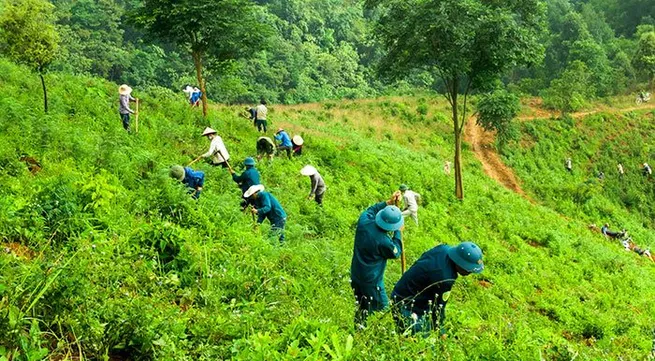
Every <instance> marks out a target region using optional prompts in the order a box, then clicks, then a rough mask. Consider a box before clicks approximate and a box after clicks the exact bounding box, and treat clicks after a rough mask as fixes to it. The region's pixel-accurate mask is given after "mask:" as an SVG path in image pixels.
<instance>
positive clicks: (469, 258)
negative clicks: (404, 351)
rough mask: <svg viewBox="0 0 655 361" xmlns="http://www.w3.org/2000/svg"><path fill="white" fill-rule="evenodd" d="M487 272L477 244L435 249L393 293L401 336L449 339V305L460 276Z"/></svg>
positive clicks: (402, 278) (394, 314) (394, 307)
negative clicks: (433, 333)
mask: <svg viewBox="0 0 655 361" xmlns="http://www.w3.org/2000/svg"><path fill="white" fill-rule="evenodd" d="M483 269H484V264H483V263H482V250H480V247H478V246H477V245H476V244H475V243H472V242H462V243H460V244H459V245H457V246H456V247H451V246H448V245H445V244H442V245H439V246H437V247H434V248H432V249H430V250H428V251H427V252H425V253H423V254H422V255H421V257H420V258H419V259H418V260H417V261H416V263H414V264H413V265H412V267H410V268H409V269H408V270H407V272H405V273H404V274H403V275H402V277H400V280H399V281H398V283H396V286H395V287H394V289H393V292H392V293H391V299H392V300H393V302H394V306H393V316H394V320H395V321H396V325H397V326H398V328H399V332H401V333H404V332H406V331H410V332H411V333H412V334H415V333H429V332H430V331H432V330H439V331H440V334H441V335H442V337H443V338H445V335H446V329H445V327H444V320H445V318H446V304H447V302H448V299H449V298H450V292H451V289H452V287H453V285H454V284H455V281H456V280H457V277H458V276H467V275H469V274H471V273H480V272H482V270H483Z"/></svg>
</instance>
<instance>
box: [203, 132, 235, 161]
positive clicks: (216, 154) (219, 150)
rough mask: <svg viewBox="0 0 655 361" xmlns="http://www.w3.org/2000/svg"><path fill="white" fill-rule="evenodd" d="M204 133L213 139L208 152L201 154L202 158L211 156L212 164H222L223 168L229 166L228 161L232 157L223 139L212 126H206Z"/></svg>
mask: <svg viewBox="0 0 655 361" xmlns="http://www.w3.org/2000/svg"><path fill="white" fill-rule="evenodd" d="M202 135H203V136H205V137H207V139H209V140H210V141H211V144H210V145H209V150H208V151H207V153H205V154H203V155H201V156H200V157H202V158H210V157H211V165H213V166H221V167H223V168H228V164H227V161H228V160H229V159H230V154H229V153H228V152H227V149H226V148H225V144H223V139H221V137H219V136H218V135H217V134H216V131H215V130H214V129H212V128H209V127H207V128H205V130H204V131H203V132H202Z"/></svg>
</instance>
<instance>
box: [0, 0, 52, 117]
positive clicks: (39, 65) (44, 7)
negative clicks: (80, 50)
mask: <svg viewBox="0 0 655 361" xmlns="http://www.w3.org/2000/svg"><path fill="white" fill-rule="evenodd" d="M52 8H53V6H52V4H50V3H49V2H47V1H44V0H20V1H18V0H15V1H10V2H7V4H6V7H5V8H4V10H3V11H2V13H0V29H2V30H1V31H0V52H1V53H3V54H6V55H7V56H8V57H10V58H11V59H13V60H14V61H15V62H17V63H21V64H26V65H27V66H29V67H31V68H32V69H33V70H35V71H36V72H38V73H39V77H40V78H41V87H42V88H43V107H44V110H45V112H46V113H47V112H48V92H47V88H46V84H45V79H44V78H43V73H45V72H46V70H47V68H48V66H49V65H50V63H52V61H53V60H54V58H55V56H56V51H57V47H58V43H59V35H58V34H57V31H56V30H55V27H54V24H53V18H54V17H53V14H52Z"/></svg>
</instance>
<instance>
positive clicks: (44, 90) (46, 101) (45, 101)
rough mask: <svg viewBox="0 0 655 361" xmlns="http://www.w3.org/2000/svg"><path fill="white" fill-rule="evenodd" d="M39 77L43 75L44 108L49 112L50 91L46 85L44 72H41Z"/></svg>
mask: <svg viewBox="0 0 655 361" xmlns="http://www.w3.org/2000/svg"><path fill="white" fill-rule="evenodd" d="M39 77H41V86H42V87H43V109H44V110H45V112H46V113H47V112H48V91H47V89H46V87H45V79H44V78H43V73H41V72H39Z"/></svg>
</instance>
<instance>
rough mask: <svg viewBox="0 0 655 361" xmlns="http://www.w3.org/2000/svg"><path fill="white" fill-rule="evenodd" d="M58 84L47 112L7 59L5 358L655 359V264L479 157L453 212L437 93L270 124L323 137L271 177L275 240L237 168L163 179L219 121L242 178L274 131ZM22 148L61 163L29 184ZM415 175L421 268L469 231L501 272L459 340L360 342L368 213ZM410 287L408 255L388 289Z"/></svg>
mask: <svg viewBox="0 0 655 361" xmlns="http://www.w3.org/2000/svg"><path fill="white" fill-rule="evenodd" d="M48 82H49V84H50V88H51V99H52V103H51V109H52V110H51V112H50V113H49V114H47V115H44V114H43V113H42V111H41V109H40V102H39V101H38V97H36V96H35V95H33V94H40V92H39V83H38V78H37V77H36V76H34V75H33V74H30V73H29V72H27V71H25V70H24V69H23V68H19V67H17V66H15V65H12V64H10V63H8V62H6V61H0V86H1V87H2V88H3V89H4V90H5V91H4V92H3V93H2V94H1V95H0V109H2V112H3V114H4V118H3V120H2V122H1V123H0V127H1V131H0V168H1V169H2V172H1V174H0V195H1V196H0V234H1V235H2V242H3V244H7V245H11V246H8V248H10V252H8V253H3V254H1V255H0V359H1V358H2V357H3V356H4V357H5V358H7V359H12V360H13V359H15V360H28V359H38V358H39V357H38V356H39V355H41V354H43V353H44V352H45V354H47V357H48V358H51V359H79V358H89V359H112V360H119V359H130V360H132V359H134V360H149V359H157V360H219V359H234V360H283V359H284V360H292V359H310V360H312V359H316V360H318V359H334V360H371V359H381V360H382V359H385V360H408V359H412V360H414V359H426V360H441V359H443V360H446V359H450V360H489V359H508V360H534V359H540V358H544V359H547V360H570V359H572V358H574V357H577V358H579V359H590V360H593V359H597V360H601V359H603V360H604V359H618V358H619V357H623V358H624V359H642V358H644V357H646V355H647V354H648V353H649V352H650V350H651V346H652V342H651V340H652V333H651V328H652V325H653V321H654V320H653V315H655V306H654V305H653V303H652V302H651V300H652V299H653V296H655V292H654V291H653V289H654V288H653V286H654V282H653V278H652V277H649V276H652V275H653V271H654V268H653V265H652V264H650V263H647V262H645V261H644V260H642V259H640V258H636V257H633V255H632V254H629V253H627V252H624V251H622V250H619V249H617V248H616V247H615V245H613V244H610V243H608V242H606V241H604V240H602V239H601V238H600V237H599V236H598V235H597V234H593V233H591V232H589V231H587V229H586V221H587V220H586V219H584V218H580V219H578V218H577V217H570V218H568V219H567V218H565V217H563V216H562V215H561V214H560V213H559V212H556V211H554V210H553V209H551V208H549V207H546V206H541V205H533V204H530V203H529V202H527V201H526V200H524V199H522V198H521V197H518V196H516V195H514V194H512V193H509V192H508V191H506V190H505V189H503V188H501V187H499V186H498V185H497V184H496V183H495V182H493V181H491V180H489V179H488V178H487V177H486V176H485V175H484V174H483V172H482V169H481V167H480V165H479V164H478V163H477V161H476V160H475V158H474V157H473V155H472V154H471V153H470V152H469V151H468V148H467V147H466V146H465V152H464V187H465V194H466V198H465V200H464V201H463V202H461V201H458V200H456V199H455V197H454V196H453V193H454V189H453V188H454V181H453V179H452V178H450V177H448V176H446V175H445V174H443V172H442V171H441V168H442V166H443V162H444V161H445V160H446V159H451V158H452V146H451V143H452V134H451V130H450V129H451V126H450V121H449V120H448V112H447V108H446V107H445V104H444V102H443V101H442V100H441V99H433V98H430V97H423V98H380V99H371V100H366V101H344V102H328V103H323V104H311V105H298V106H284V107H282V106H277V105H271V106H270V107H269V108H270V109H271V111H270V113H269V118H270V123H272V124H271V126H270V127H271V129H275V128H276V127H278V126H283V127H285V128H286V129H287V130H288V131H289V132H290V134H292V135H293V134H302V135H303V137H304V138H305V142H306V143H305V144H306V147H305V154H304V155H303V158H302V159H297V160H286V159H282V158H276V159H275V160H273V161H272V162H266V161H265V162H262V163H260V164H258V169H259V170H260V172H261V174H262V179H263V182H264V184H265V185H266V187H267V189H268V190H270V191H271V192H272V193H273V194H274V195H275V196H276V197H277V198H278V199H279V200H280V202H281V203H282V205H283V206H284V207H285V210H286V211H287V213H288V215H289V219H288V226H287V238H288V241H287V244H286V245H284V246H278V245H276V242H274V241H271V240H269V239H268V238H267V237H266V234H267V230H268V227H269V226H268V225H267V224H265V225H264V226H262V227H260V229H253V225H252V220H251V219H250V216H249V215H246V214H242V213H240V212H239V210H238V204H239V201H240V195H239V191H238V189H237V188H236V187H235V185H234V183H233V182H232V181H231V180H230V178H229V177H228V174H227V173H226V172H225V171H224V170H221V169H217V168H212V167H209V166H208V165H206V164H199V165H198V166H197V167H196V168H198V169H201V170H203V171H205V172H206V179H207V181H206V185H205V190H204V192H203V194H202V197H201V198H200V200H199V201H198V202H194V201H193V200H191V199H190V197H188V195H187V194H186V193H185V191H184V189H183V187H181V186H180V185H179V184H176V183H175V182H173V181H172V180H171V179H170V178H168V175H167V172H168V167H170V166H171V165H173V164H185V163H187V162H189V161H190V160H191V159H193V158H194V157H195V156H196V155H197V154H200V153H201V152H204V151H205V150H206V148H207V147H208V142H207V141H206V140H205V139H203V138H201V137H200V136H199V134H200V133H201V132H202V129H203V128H204V127H205V126H212V127H214V128H215V129H217V130H218V131H219V134H220V135H221V136H222V137H223V139H224V140H225V143H226V145H227V147H228V150H229V151H230V154H231V155H232V161H233V164H234V165H236V166H237V168H238V163H239V161H240V160H242V159H243V158H245V157H246V156H249V155H253V153H254V152H255V140H256V138H257V136H258V134H257V133H256V131H255V130H254V128H253V127H252V126H251V124H250V122H249V121H248V120H246V119H244V118H240V117H239V116H238V113H239V112H240V111H241V110H242V108H241V107H225V106H215V107H213V108H212V110H211V114H210V116H209V117H208V118H207V119H203V118H202V117H201V116H200V114H199V112H198V110H197V109H189V108H188V107H187V106H186V104H185V100H184V96H182V95H181V94H179V95H178V94H172V93H169V92H168V91H164V90H161V89H149V90H145V91H142V90H141V89H136V90H135V94H134V95H136V96H139V97H140V98H141V99H142V100H143V102H142V104H141V107H140V110H141V115H140V122H141V124H140V133H139V134H138V135H135V134H132V135H128V134H126V133H125V132H124V131H123V129H122V128H121V126H120V120H119V118H118V114H116V113H117V111H116V110H117V109H116V108H117V99H116V94H115V93H116V89H117V86H116V84H110V83H106V82H104V81H101V80H98V79H93V78H83V77H73V76H68V75H64V74H50V75H48ZM35 99H37V100H35ZM426 108H427V109H426ZM23 153H26V154H28V155H30V156H33V157H35V158H37V159H38V160H39V161H40V162H41V163H42V165H43V170H42V171H41V172H40V173H38V174H37V175H32V174H31V173H29V172H28V171H27V169H26V168H25V166H24V164H22V163H21V162H19V161H18V158H19V156H20V155H21V154H23ZM305 164H313V165H315V166H316V167H317V168H318V169H319V170H320V171H321V173H322V174H323V176H324V178H325V181H326V183H327V186H328V190H327V193H326V199H325V207H324V209H322V210H321V209H317V208H316V206H315V204H313V203H312V202H311V201H307V200H306V199H305V197H306V194H307V193H308V188H309V180H308V179H306V177H301V176H300V175H299V174H298V171H299V170H300V168H301V167H302V166H303V165H305ZM400 183H407V184H409V185H410V187H412V188H414V189H415V190H416V191H417V192H419V193H421V194H422V195H423V196H424V203H423V205H422V208H421V209H420V211H419V213H420V217H421V227H420V228H417V227H414V225H413V224H409V225H408V229H407V231H406V239H405V244H406V247H407V261H408V264H412V263H413V261H415V260H416V259H417V258H418V257H419V256H420V255H421V253H422V252H424V251H425V250H427V249H429V248H430V247H433V246H435V245H437V244H439V243H448V244H455V243H457V242H459V241H460V240H468V239H470V240H473V241H475V242H477V243H478V244H479V245H480V246H481V247H482V249H483V250H484V253H485V264H486V269H485V272H484V273H483V274H482V275H480V276H471V277H467V278H462V279H460V280H458V282H457V284H456V286H455V287H454V290H453V293H452V296H451V300H450V301H449V305H448V307H447V313H448V318H447V327H448V329H449V339H448V341H445V342H444V341H440V340H438V338H437V336H430V337H428V338H407V337H401V336H398V335H397V334H395V330H394V327H393V321H392V319H391V317H390V315H389V314H386V313H385V314H381V315H379V316H376V317H374V318H373V319H372V320H371V323H370V327H369V328H368V329H366V330H364V331H358V332H356V331H355V330H354V328H353V325H352V319H353V315H354V299H353V297H352V294H351V290H350V287H349V265H350V259H351V257H352V242H353V236H354V227H355V221H356V219H357V217H358V215H359V214H360V213H361V212H362V211H363V210H364V209H365V208H366V207H367V206H369V205H370V204H372V203H374V202H376V201H379V200H382V199H385V198H387V197H388V196H389V195H390V194H391V193H392V192H393V191H394V190H395V189H396V187H397V186H398V185H399V184H400ZM554 208H555V207H554ZM410 223H411V222H410ZM644 232H646V231H645V230H644ZM15 248H21V249H28V250H29V252H25V253H22V254H21V253H17V252H13V251H11V250H12V249H15ZM399 276H400V265H399V264H398V262H390V264H389V266H388V268H387V274H386V277H385V278H386V284H387V288H388V289H389V290H390V289H392V287H393V284H394V282H395V281H396V280H397V279H398V278H399ZM635 316H636V317H635Z"/></svg>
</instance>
